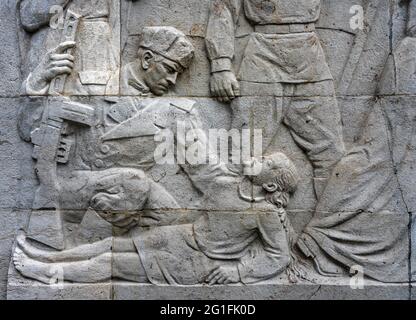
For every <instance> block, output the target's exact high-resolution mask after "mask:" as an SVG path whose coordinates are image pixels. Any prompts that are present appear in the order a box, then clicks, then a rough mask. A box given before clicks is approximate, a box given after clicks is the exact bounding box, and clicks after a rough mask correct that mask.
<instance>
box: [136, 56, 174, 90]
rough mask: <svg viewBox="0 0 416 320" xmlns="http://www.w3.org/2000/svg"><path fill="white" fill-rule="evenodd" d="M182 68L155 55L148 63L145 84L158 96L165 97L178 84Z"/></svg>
mask: <svg viewBox="0 0 416 320" xmlns="http://www.w3.org/2000/svg"><path fill="white" fill-rule="evenodd" d="M179 70H180V67H179V65H178V64H177V63H175V62H173V61H170V60H168V59H166V58H164V57H161V56H156V55H154V56H153V58H151V59H149V60H148V61H147V69H145V74H144V79H143V80H144V82H145V83H146V85H147V86H148V87H149V89H150V91H151V92H152V93H153V94H154V95H156V96H163V95H164V94H166V93H167V92H168V91H169V88H171V87H173V86H174V85H175V84H176V80H177V78H178V75H179Z"/></svg>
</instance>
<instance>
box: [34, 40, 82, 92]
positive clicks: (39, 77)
mask: <svg viewBox="0 0 416 320" xmlns="http://www.w3.org/2000/svg"><path fill="white" fill-rule="evenodd" d="M74 46H75V42H73V41H67V42H63V43H61V44H60V45H59V46H57V47H56V48H55V49H53V50H51V51H49V52H48V53H47V54H46V56H45V57H44V58H43V60H42V61H41V63H40V64H39V65H38V66H37V67H36V69H35V70H34V71H33V72H32V77H31V83H30V85H31V87H32V88H33V89H35V90H42V89H43V88H45V87H47V86H48V85H49V83H50V82H51V81H52V80H53V79H54V78H55V77H57V76H59V75H62V74H70V73H71V72H72V69H73V68H74V57H73V56H72V55H71V54H67V53H65V52H66V50H68V49H70V48H73V47H74Z"/></svg>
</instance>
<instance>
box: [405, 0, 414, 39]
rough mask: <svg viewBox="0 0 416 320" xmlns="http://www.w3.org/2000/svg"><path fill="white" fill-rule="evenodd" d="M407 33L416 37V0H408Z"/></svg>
mask: <svg viewBox="0 0 416 320" xmlns="http://www.w3.org/2000/svg"><path fill="white" fill-rule="evenodd" d="M407 33H408V35H409V36H411V37H416V0H410V3H409V20H408V22H407Z"/></svg>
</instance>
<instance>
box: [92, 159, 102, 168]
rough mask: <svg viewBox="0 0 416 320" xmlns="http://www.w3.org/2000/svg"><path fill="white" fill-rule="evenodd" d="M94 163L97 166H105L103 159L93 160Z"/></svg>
mask: <svg viewBox="0 0 416 320" xmlns="http://www.w3.org/2000/svg"><path fill="white" fill-rule="evenodd" d="M94 164H95V166H96V167H97V168H104V166H105V164H104V161H103V160H101V159H97V160H95V162H94Z"/></svg>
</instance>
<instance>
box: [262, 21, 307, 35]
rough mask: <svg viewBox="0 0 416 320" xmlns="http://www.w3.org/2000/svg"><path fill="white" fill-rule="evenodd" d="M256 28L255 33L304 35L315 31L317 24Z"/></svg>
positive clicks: (275, 25) (277, 25) (272, 25)
mask: <svg viewBox="0 0 416 320" xmlns="http://www.w3.org/2000/svg"><path fill="white" fill-rule="evenodd" d="M254 28H255V29H254V30H255V32H257V33H264V34H289V33H303V32H312V31H315V23H306V24H304V23H293V24H264V25H256V26H255V27H254Z"/></svg>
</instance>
